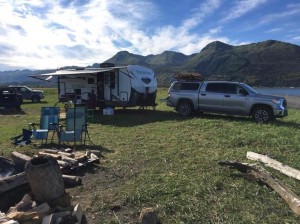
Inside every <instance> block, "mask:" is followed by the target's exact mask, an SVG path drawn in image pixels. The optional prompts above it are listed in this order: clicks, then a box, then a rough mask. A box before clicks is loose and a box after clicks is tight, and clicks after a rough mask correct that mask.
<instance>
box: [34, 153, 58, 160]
mask: <svg viewBox="0 0 300 224" xmlns="http://www.w3.org/2000/svg"><path fill="white" fill-rule="evenodd" d="M38 154H39V156H50V157H52V158H54V159H56V160H60V159H61V155H57V154H52V153H46V152H39V153H38Z"/></svg>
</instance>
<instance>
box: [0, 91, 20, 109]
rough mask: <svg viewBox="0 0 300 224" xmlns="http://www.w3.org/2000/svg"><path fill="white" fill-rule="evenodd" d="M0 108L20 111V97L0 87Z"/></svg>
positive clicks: (14, 92)
mask: <svg viewBox="0 0 300 224" xmlns="http://www.w3.org/2000/svg"><path fill="white" fill-rule="evenodd" d="M0 107H5V108H16V109H17V110H21V102H20V95H19V94H18V93H17V92H16V91H14V90H12V89H10V88H7V87H0Z"/></svg>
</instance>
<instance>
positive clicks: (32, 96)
mask: <svg viewBox="0 0 300 224" xmlns="http://www.w3.org/2000/svg"><path fill="white" fill-rule="evenodd" d="M9 88H11V89H14V90H15V91H16V92H17V93H19V94H21V96H22V100H21V101H22V102H23V100H31V101H32V102H33V103H38V102H40V101H41V99H43V98H44V97H45V96H44V92H43V91H41V90H34V89H30V88H29V87H27V86H9Z"/></svg>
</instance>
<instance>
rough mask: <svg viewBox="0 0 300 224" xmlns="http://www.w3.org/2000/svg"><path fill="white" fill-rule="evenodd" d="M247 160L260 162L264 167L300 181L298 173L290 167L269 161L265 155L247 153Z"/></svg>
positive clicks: (275, 161) (299, 173)
mask: <svg viewBox="0 0 300 224" xmlns="http://www.w3.org/2000/svg"><path fill="white" fill-rule="evenodd" d="M247 158H248V159H250V160H254V161H258V162H262V163H264V164H266V166H268V167H271V168H273V169H275V170H278V171H280V172H281V173H283V174H285V175H287V176H289V177H293V178H295V179H297V180H300V171H299V170H296V169H294V168H292V167H289V166H287V165H285V164H283V163H281V162H278V161H277V160H274V159H271V158H270V157H268V156H266V155H261V154H258V153H255V152H247Z"/></svg>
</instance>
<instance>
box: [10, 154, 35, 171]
mask: <svg viewBox="0 0 300 224" xmlns="http://www.w3.org/2000/svg"><path fill="white" fill-rule="evenodd" d="M11 159H12V160H13V161H14V163H15V164H16V165H17V166H19V167H22V168H24V166H25V164H26V162H28V161H29V160H31V157H29V156H27V155H25V154H22V153H19V152H15V151H14V152H12V153H11Z"/></svg>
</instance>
